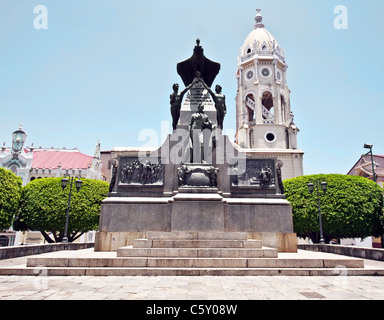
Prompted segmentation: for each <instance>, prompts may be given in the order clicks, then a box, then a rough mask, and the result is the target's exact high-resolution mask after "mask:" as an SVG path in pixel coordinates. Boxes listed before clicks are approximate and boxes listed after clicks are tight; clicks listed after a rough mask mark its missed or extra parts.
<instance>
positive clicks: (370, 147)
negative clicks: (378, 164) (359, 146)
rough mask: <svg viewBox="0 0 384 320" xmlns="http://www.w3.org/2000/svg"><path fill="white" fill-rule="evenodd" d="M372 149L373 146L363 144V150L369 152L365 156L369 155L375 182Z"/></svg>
mask: <svg viewBox="0 0 384 320" xmlns="http://www.w3.org/2000/svg"><path fill="white" fill-rule="evenodd" d="M372 147H373V144H369V143H364V148H365V149H369V151H368V152H367V153H366V154H365V156H367V155H368V154H371V163H372V174H373V181H375V182H376V174H375V164H374V162H373V155H372Z"/></svg>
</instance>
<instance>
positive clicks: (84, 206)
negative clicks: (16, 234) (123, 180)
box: [14, 178, 109, 242]
mask: <svg viewBox="0 0 384 320" xmlns="http://www.w3.org/2000/svg"><path fill="white" fill-rule="evenodd" d="M82 181H83V184H82V187H81V189H80V191H77V190H76V187H75V182H73V188H72V198H71V207H70V216H69V224H68V239H69V241H70V242H71V241H74V240H75V239H76V238H78V237H79V236H80V235H82V234H83V233H84V232H87V231H90V230H96V229H97V228H98V225H99V216H100V204H101V201H102V200H103V199H104V198H105V197H106V196H107V194H108V188H109V184H108V183H107V182H104V181H98V180H89V179H82ZM69 189H70V186H69V183H68V186H67V187H66V188H65V189H64V191H63V189H62V188H61V178H44V179H36V180H33V181H31V182H30V183H28V184H27V185H26V186H25V187H24V188H23V191H22V196H21V200H20V212H19V214H18V216H17V218H16V220H15V223H14V228H15V229H16V230H26V229H29V230H35V231H40V232H41V233H42V234H43V236H44V237H45V239H46V240H47V241H48V242H54V241H55V242H60V241H61V240H62V238H63V235H64V226H65V219H66V214H67V205H68V196H69ZM48 232H51V236H53V238H51V237H49V235H48Z"/></svg>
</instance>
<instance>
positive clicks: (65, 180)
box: [61, 173, 83, 242]
mask: <svg viewBox="0 0 384 320" xmlns="http://www.w3.org/2000/svg"><path fill="white" fill-rule="evenodd" d="M68 178H69V179H68ZM73 178H75V179H76V181H75V184H76V190H77V191H79V190H80V188H81V185H82V183H83V181H81V179H80V177H78V176H76V177H73V176H72V177H71V176H70V175H69V174H68V173H66V174H65V175H64V178H63V179H61V187H62V188H63V191H64V189H65V188H66V187H67V184H68V182H69V181H71V184H70V188H69V196H68V206H67V217H66V219H65V228H64V236H63V239H62V241H61V242H68V221H69V209H70V206H71V196H72V186H73Z"/></svg>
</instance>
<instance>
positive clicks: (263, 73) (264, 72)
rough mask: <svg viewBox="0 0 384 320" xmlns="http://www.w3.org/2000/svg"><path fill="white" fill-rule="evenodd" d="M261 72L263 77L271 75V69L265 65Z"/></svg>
mask: <svg viewBox="0 0 384 320" xmlns="http://www.w3.org/2000/svg"><path fill="white" fill-rule="evenodd" d="M260 74H261V76H262V77H264V78H269V76H270V75H271V69H269V68H267V67H264V68H262V69H261V70H260Z"/></svg>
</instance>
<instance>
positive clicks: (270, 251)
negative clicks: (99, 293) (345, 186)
mask: <svg viewBox="0 0 384 320" xmlns="http://www.w3.org/2000/svg"><path fill="white" fill-rule="evenodd" d="M95 254H97V252H95ZM100 254H101V253H100ZM110 254H111V253H109V255H110ZM39 270H44V274H46V275H51V276H53V275H55V276H182V275H183V276H245V275H248V276H257V275H260V276H261V275H263V276H266V275H269V276H272V275H285V276H320V275H321V276H331V275H339V274H341V273H343V274H347V275H378V272H379V273H382V274H380V275H384V270H370V269H364V260H362V259H356V258H350V257H341V258H340V259H339V258H337V257H336V258H335V257H334V256H333V257H332V258H327V257H325V256H324V255H321V254H320V255H319V258H310V259H307V258H303V257H301V258H299V256H298V254H297V253H285V254H283V256H281V257H279V254H278V251H277V250H276V249H274V248H267V247H263V246H262V241H261V240H254V239H248V234H247V233H246V232H229V233H226V232H217V233H212V232H183V231H180V232H147V234H146V238H142V239H135V240H134V241H133V245H132V246H125V247H121V248H119V249H118V250H117V253H116V256H113V257H101V256H99V257H97V255H95V257H81V256H77V257H74V256H72V257H69V256H67V257H65V253H63V255H62V256H60V257H57V256H56V257H38V256H33V257H30V258H28V260H27V265H26V267H24V268H21V267H20V268H2V269H0V275H6V274H8V275H9V274H13V275H38V274H39Z"/></svg>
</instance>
